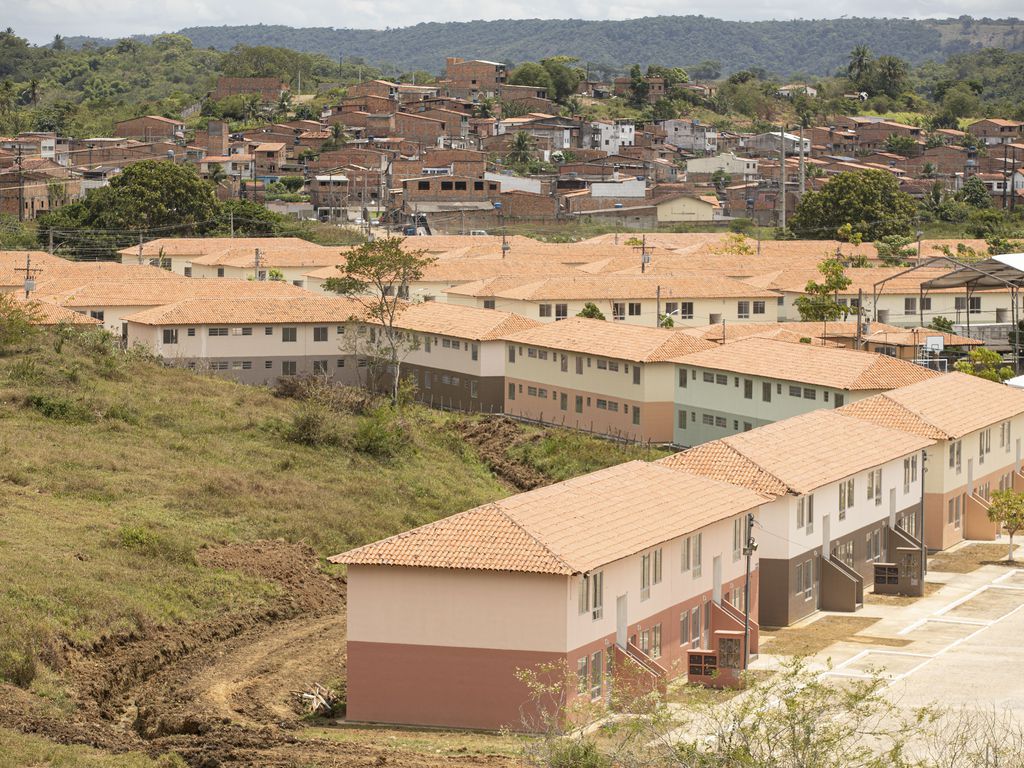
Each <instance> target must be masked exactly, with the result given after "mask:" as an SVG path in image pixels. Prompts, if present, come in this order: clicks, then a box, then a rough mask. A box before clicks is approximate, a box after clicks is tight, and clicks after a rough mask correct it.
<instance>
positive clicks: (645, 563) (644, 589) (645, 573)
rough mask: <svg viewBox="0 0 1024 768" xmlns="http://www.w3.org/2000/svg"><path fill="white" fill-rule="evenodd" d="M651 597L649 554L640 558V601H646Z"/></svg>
mask: <svg viewBox="0 0 1024 768" xmlns="http://www.w3.org/2000/svg"><path fill="white" fill-rule="evenodd" d="M650 596H651V554H650V553H649V552H647V553H645V554H643V555H641V556H640V599H641V600H646V599H647V598H649V597H650Z"/></svg>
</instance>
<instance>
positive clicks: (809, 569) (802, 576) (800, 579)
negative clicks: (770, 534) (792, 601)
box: [794, 560, 814, 598]
mask: <svg viewBox="0 0 1024 768" xmlns="http://www.w3.org/2000/svg"><path fill="white" fill-rule="evenodd" d="M794 583H795V585H796V594H798V595H803V596H804V598H809V597H810V596H811V592H812V591H813V590H814V561H813V560H807V561H806V562H803V563H797V566H796V579H795V580H794Z"/></svg>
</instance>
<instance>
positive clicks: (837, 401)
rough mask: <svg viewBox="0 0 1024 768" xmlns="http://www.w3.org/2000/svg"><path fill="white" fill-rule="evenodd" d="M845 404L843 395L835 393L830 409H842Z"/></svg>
mask: <svg viewBox="0 0 1024 768" xmlns="http://www.w3.org/2000/svg"><path fill="white" fill-rule="evenodd" d="M845 402H846V396H845V395H841V394H839V393H838V392H836V396H835V398H834V403H833V406H832V407H833V408H842V407H843V403H845Z"/></svg>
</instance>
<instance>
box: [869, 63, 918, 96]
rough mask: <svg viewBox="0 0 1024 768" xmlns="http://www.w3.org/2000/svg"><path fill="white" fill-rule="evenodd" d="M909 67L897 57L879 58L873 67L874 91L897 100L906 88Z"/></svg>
mask: <svg viewBox="0 0 1024 768" xmlns="http://www.w3.org/2000/svg"><path fill="white" fill-rule="evenodd" d="M909 75H910V67H909V65H908V64H907V62H905V61H904V60H903V59H901V58H899V57H897V56H879V57H878V60H877V61H876V62H875V66H874V80H875V83H874V85H875V90H877V91H881V92H882V93H884V94H885V95H886V96H888V97H889V98H891V99H895V98H898V97H899V96H900V94H902V93H903V91H905V90H906V88H907V79H908V77H909Z"/></svg>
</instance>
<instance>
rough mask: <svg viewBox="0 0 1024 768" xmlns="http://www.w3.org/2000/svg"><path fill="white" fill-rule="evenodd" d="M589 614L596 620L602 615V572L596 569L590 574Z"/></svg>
mask: <svg viewBox="0 0 1024 768" xmlns="http://www.w3.org/2000/svg"><path fill="white" fill-rule="evenodd" d="M590 593H591V601H590V615H591V618H592V619H593V620H594V621H597V620H598V619H600V618H601V617H602V616H603V615H604V572H603V571H598V572H597V573H593V574H591V575H590Z"/></svg>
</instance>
